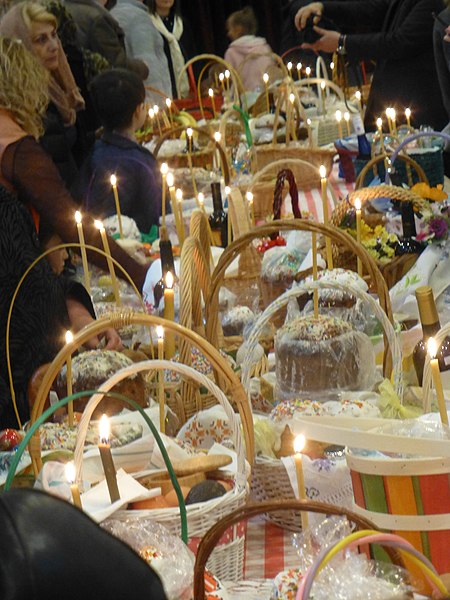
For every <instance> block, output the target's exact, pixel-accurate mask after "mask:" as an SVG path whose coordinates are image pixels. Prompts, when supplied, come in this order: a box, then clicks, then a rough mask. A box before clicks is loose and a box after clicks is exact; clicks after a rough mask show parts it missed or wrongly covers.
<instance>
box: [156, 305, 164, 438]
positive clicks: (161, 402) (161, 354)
mask: <svg viewBox="0 0 450 600" xmlns="http://www.w3.org/2000/svg"><path fill="white" fill-rule="evenodd" d="M164 303H165V301H164ZM156 335H157V336H158V360H164V327H162V326H161V325H158V326H157V328H156ZM158 403H159V430H160V431H161V433H166V425H165V422H166V420H165V414H164V411H165V408H164V371H158Z"/></svg>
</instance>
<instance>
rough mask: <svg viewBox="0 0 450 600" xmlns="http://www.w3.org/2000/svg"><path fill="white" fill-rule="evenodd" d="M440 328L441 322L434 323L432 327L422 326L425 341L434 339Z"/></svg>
mask: <svg viewBox="0 0 450 600" xmlns="http://www.w3.org/2000/svg"><path fill="white" fill-rule="evenodd" d="M440 328H441V324H440V323H439V321H436V323H432V324H431V325H422V333H423V339H424V340H425V341H427V340H428V339H429V338H430V337H434V336H435V335H436V333H437V332H438V331H439V329H440Z"/></svg>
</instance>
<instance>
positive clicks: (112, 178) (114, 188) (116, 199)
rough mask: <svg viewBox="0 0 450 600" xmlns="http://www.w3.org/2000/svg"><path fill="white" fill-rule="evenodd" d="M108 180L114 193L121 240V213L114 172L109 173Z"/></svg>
mask: <svg viewBox="0 0 450 600" xmlns="http://www.w3.org/2000/svg"><path fill="white" fill-rule="evenodd" d="M110 181H111V186H112V189H113V194H114V203H115V205H116V213H117V220H118V221H119V234H120V239H121V240H123V227H122V214H121V212H120V201H119V192H118V191H117V177H116V175H115V173H113V174H112V175H111V177H110Z"/></svg>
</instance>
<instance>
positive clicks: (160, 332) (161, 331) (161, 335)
mask: <svg viewBox="0 0 450 600" xmlns="http://www.w3.org/2000/svg"><path fill="white" fill-rule="evenodd" d="M156 335H157V336H158V338H159V339H160V340H162V339H163V338H164V327H163V326H162V325H157V327H156Z"/></svg>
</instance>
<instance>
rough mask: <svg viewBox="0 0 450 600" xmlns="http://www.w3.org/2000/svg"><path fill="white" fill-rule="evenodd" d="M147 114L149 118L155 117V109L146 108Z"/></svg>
mask: <svg viewBox="0 0 450 600" xmlns="http://www.w3.org/2000/svg"><path fill="white" fill-rule="evenodd" d="M148 116H149V117H150V119H154V118H155V111H154V110H153V108H149V109H148Z"/></svg>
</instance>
